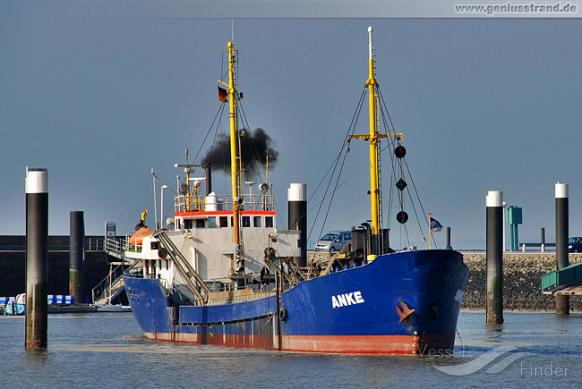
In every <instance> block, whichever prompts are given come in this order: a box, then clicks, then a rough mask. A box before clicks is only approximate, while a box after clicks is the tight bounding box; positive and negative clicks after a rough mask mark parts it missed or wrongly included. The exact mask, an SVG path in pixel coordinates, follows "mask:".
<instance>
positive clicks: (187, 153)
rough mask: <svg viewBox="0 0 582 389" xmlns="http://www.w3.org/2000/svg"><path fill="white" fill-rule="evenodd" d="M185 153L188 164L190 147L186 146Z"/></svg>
mask: <svg viewBox="0 0 582 389" xmlns="http://www.w3.org/2000/svg"><path fill="white" fill-rule="evenodd" d="M184 153H185V154H186V165H187V164H188V155H189V154H190V150H188V148H186V150H185V151H184Z"/></svg>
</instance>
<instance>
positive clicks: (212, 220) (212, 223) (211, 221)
mask: <svg viewBox="0 0 582 389" xmlns="http://www.w3.org/2000/svg"><path fill="white" fill-rule="evenodd" d="M208 228H216V217H214V216H211V217H209V218H208Z"/></svg>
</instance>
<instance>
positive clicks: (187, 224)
mask: <svg viewBox="0 0 582 389" xmlns="http://www.w3.org/2000/svg"><path fill="white" fill-rule="evenodd" d="M184 228H185V229H187V230H189V229H191V228H192V219H186V220H184Z"/></svg>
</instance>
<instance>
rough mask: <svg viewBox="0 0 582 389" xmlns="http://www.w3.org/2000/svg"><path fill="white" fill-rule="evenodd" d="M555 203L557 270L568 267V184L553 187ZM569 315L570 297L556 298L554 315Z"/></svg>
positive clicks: (558, 184)
mask: <svg viewBox="0 0 582 389" xmlns="http://www.w3.org/2000/svg"><path fill="white" fill-rule="evenodd" d="M555 198H556V199H555V202H556V261H557V265H558V270H559V269H562V268H564V267H566V266H568V265H569V261H568V228H569V221H568V184H564V183H559V182H558V183H557V184H556V186H555ZM569 313H570V297H569V296H556V314H558V315H568V314H569Z"/></svg>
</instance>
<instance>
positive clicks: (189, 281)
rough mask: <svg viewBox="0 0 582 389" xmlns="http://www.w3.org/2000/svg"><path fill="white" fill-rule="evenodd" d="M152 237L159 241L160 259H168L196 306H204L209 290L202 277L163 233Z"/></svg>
mask: <svg viewBox="0 0 582 389" xmlns="http://www.w3.org/2000/svg"><path fill="white" fill-rule="evenodd" d="M154 237H156V238H157V239H158V240H159V242H160V246H161V248H163V249H164V250H165V252H162V250H160V251H161V252H160V257H165V258H164V259H169V260H171V261H172V262H173V263H174V266H175V267H176V270H177V271H178V273H179V274H180V276H181V277H182V279H183V280H184V282H186V286H187V287H188V289H189V290H190V291H191V292H192V293H193V294H194V297H195V300H196V304H198V305H204V304H206V303H207V302H208V298H209V294H210V290H209V289H208V287H207V286H206V284H205V283H204V280H203V279H202V277H200V274H198V272H197V271H196V270H195V269H194V268H193V267H192V265H191V264H190V262H188V260H187V259H186V257H184V255H183V254H182V252H181V251H180V250H179V249H178V248H177V247H176V245H175V244H174V242H172V240H171V239H170V238H169V237H168V235H167V234H166V232H165V231H160V232H157V233H156V234H154ZM166 253H167V255H166Z"/></svg>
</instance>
